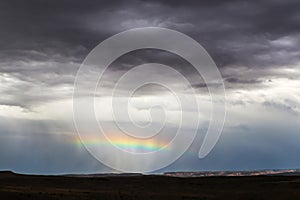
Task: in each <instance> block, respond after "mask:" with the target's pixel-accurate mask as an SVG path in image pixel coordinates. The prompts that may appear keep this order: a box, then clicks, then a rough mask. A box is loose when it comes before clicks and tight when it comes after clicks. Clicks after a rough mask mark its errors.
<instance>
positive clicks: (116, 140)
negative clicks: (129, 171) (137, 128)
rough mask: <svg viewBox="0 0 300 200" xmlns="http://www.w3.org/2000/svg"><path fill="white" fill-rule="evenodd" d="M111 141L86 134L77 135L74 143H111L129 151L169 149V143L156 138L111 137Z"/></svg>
mask: <svg viewBox="0 0 300 200" xmlns="http://www.w3.org/2000/svg"><path fill="white" fill-rule="evenodd" d="M109 140H110V142H109V141H107V140H101V139H100V138H99V137H96V136H88V137H87V136H84V138H81V139H80V138H79V137H75V138H74V143H75V144H77V145H82V144H84V145H87V146H92V145H111V144H113V145H114V146H116V147H118V148H120V149H124V150H126V151H129V152H141V153H147V152H153V151H158V150H160V149H163V148H165V149H167V148H166V146H167V145H168V143H164V142H161V141H157V140H154V139H134V138H130V137H109Z"/></svg>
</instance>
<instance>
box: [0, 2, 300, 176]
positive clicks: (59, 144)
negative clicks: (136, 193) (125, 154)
mask: <svg viewBox="0 0 300 200" xmlns="http://www.w3.org/2000/svg"><path fill="white" fill-rule="evenodd" d="M299 9H300V2H299V1H297V0H286V1H281V0H261V1H237V0H228V1H223V0H213V1H189V0H187V1H177V0H173V1H171V0H170V1H168V0H154V1H146V0H135V1H131V0H129V1H113V0H110V1H77V0H76V1H71V0H59V1H56V0H54V1H52V0H51V1H50V0H43V1H38V0H28V1H16V0H11V1H4V0H1V1H0V25H1V28H0V38H1V39H0V94H1V95H0V169H1V170H13V171H16V172H20V173H33V174H62V173H102V172H115V170H114V169H111V168H109V167H107V166H105V165H104V164H101V163H100V162H99V161H98V160H96V159H95V158H94V157H93V156H92V155H91V154H90V153H89V152H88V151H87V150H86V148H85V147H84V146H83V145H82V143H81V142H80V141H79V140H78V135H77V132H76V129H75V126H74V122H73V107H72V106H73V104H72V102H73V99H72V95H73V89H74V88H73V87H74V81H75V77H76V73H77V71H78V70H79V67H80V65H81V63H82V62H83V61H84V59H85V58H86V56H87V55H88V54H89V53H90V51H91V50H93V48H95V47H96V46H97V45H98V44H99V43H100V42H102V41H104V40H105V39H107V38H109V37H111V36H112V35H115V34H117V33H120V32H122V31H126V30H129V29H133V28H143V27H161V28H169V29H172V30H176V31H180V32H182V33H184V34H186V35H188V36H189V37H191V38H193V39H194V40H196V41H197V42H198V43H200V44H201V45H202V46H203V47H204V48H205V49H206V51H207V52H208V53H209V55H210V56H211V57H212V59H213V60H214V61H215V63H216V65H217V67H218V69H219V71H220V73H221V75H222V78H223V81H224V85H225V89H226V107H227V114H226V121H225V124H224V129H223V132H222V134H221V136H220V138H219V141H218V142H217V144H216V146H215V147H214V149H213V150H212V151H211V152H210V153H209V154H208V155H207V156H206V157H205V158H203V159H199V158H198V151H199V148H200V146H201V141H202V140H203V137H204V134H205V130H206V129H207V126H208V125H207V124H208V120H209V117H208V116H209V115H208V114H207V113H208V112H209V109H207V105H208V103H209V94H208V92H207V88H206V85H205V83H204V82H203V79H202V78H201V77H200V76H199V75H195V74H196V73H195V70H194V69H193V67H192V66H191V65H190V63H188V62H187V61H186V60H184V59H182V58H180V57H178V56H177V55H174V54H172V53H170V52H166V51H162V50H153V49H144V50H136V51H133V52H130V53H127V54H125V55H123V56H121V57H119V58H118V59H117V60H116V61H114V62H113V63H112V64H111V65H110V66H109V68H108V70H107V72H106V73H105V74H104V76H103V79H104V80H103V87H102V88H101V89H102V90H101V93H99V94H98V96H97V111H96V113H97V116H98V119H99V120H100V121H102V122H104V123H105V126H107V127H109V128H110V127H113V119H112V109H111V108H110V106H109V102H110V99H111V96H110V95H109V94H110V93H109V91H110V89H112V87H113V86H114V85H115V84H116V81H117V80H118V79H119V78H120V77H121V76H122V75H123V74H124V73H125V72H126V71H128V70H130V69H133V68H134V67H135V66H137V65H141V64H145V63H153V62H156V63H162V64H165V65H168V66H171V67H173V68H175V69H176V70H177V71H178V72H180V73H181V74H183V75H184V76H185V77H186V78H187V80H188V81H189V85H181V84H178V81H176V79H174V77H173V75H172V74H168V73H166V74H161V73H158V72H157V71H155V70H149V71H144V72H137V74H136V75H135V77H137V79H143V78H146V77H147V76H149V74H151V77H156V78H161V79H164V80H165V81H166V82H168V84H170V85H171V86H172V87H173V86H174V87H177V88H178V89H179V91H180V94H184V93H185V92H186V91H189V89H194V90H195V91H196V92H197V101H198V103H199V104H200V121H201V123H200V126H199V128H198V129H196V130H194V129H193V130H191V129H192V128H191V127H192V126H191V124H190V123H186V124H183V125H182V126H183V128H184V130H185V131H186V134H189V132H191V131H196V132H197V136H196V139H195V141H194V142H193V144H192V145H191V146H190V148H189V150H188V151H187V152H186V153H184V155H183V156H182V157H180V158H179V159H178V160H176V161H175V162H174V163H172V164H171V165H169V166H167V167H165V168H162V169H160V170H158V171H155V172H156V173H161V172H164V171H184V170H185V171H186V170H250V169H282V168H300V159H299V154H300V133H299V130H300V90H299V88H300V78H299V77H300V25H299V24H300V13H299ZM134 81H136V80H134V79H131V80H130V81H128V82H127V83H126V84H123V85H121V87H120V88H119V90H118V91H119V94H120V97H119V98H116V105H117V107H118V105H123V104H122V102H123V99H122V94H123V93H126V92H127V91H128V88H130V86H131V85H132V84H133V83H134ZM89 84H91V83H90V82H89V80H88V78H87V81H86V87H87V88H89V86H90V85H89ZM187 88H188V89H187ZM86 95H89V94H87V93H85V90H83V91H82V94H81V97H82V98H84V97H85V96H86ZM162 102H163V104H164V105H167V106H168V108H167V109H166V112H165V115H166V116H167V117H169V118H168V119H167V121H168V122H169V124H172V123H173V124H177V123H178V121H176V120H178V115H177V114H178V113H177V112H176V111H177V110H178V105H177V103H176V99H174V96H172V94H170V92H168V91H166V90H165V88H161V87H159V86H156V85H148V86H145V87H144V88H142V89H140V90H139V91H137V93H136V94H135V96H134V98H133V104H132V105H130V106H129V110H131V114H132V118H134V119H136V120H137V121H138V122H139V123H142V124H143V123H147V122H149V112H148V111H149V108H151V107H152V106H153V105H156V104H161V103H162ZM187 102H188V100H187ZM123 103H124V102H123ZM120 107H121V106H120ZM155 111H157V110H155V109H154V112H153V113H152V114H154V115H153V116H152V117H153V119H152V120H153V123H154V124H155V123H159V122H160V120H161V119H160V117H159V116H160V115H161V113H160V112H159V111H158V113H155ZM183 112H186V113H188V115H187V117H189V114H191V116H193V115H192V114H193V112H195V111H194V110H193V109H189V108H187V110H184V111H183ZM174 113H175V114H174ZM176 113H177V114H176ZM155 114H157V115H155ZM83 118H84V117H83ZM83 120H84V119H83ZM120 121H121V124H122V125H123V126H124V127H129V125H128V123H130V122H128V121H126V120H125V119H123V118H122V116H120ZM87 124H88V122H87ZM111 129H113V128H111ZM173 129H174V127H173V126H172V125H168V126H167V127H166V129H165V132H166V133H165V135H164V137H163V138H161V139H160V140H164V139H168V138H169V139H170V138H171V137H172V135H173V133H174V130H173ZM114 131H116V130H114ZM114 131H113V132H114ZM97 145H103V144H97ZM121 145H122V144H121ZM151 162H158V161H157V160H155V159H153V160H151ZM131 164H132V165H137V163H131Z"/></svg>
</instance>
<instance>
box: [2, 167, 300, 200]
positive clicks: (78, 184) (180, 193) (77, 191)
mask: <svg viewBox="0 0 300 200" xmlns="http://www.w3.org/2000/svg"><path fill="white" fill-rule="evenodd" d="M0 199H43V200H47V199H142V200H147V199H168V200H169V199H170V200H171V199H300V177H297V176H250V177H198V178H178V177H168V176H150V175H148V176H112V177H66V176H29V175H18V174H14V173H12V172H0Z"/></svg>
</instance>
